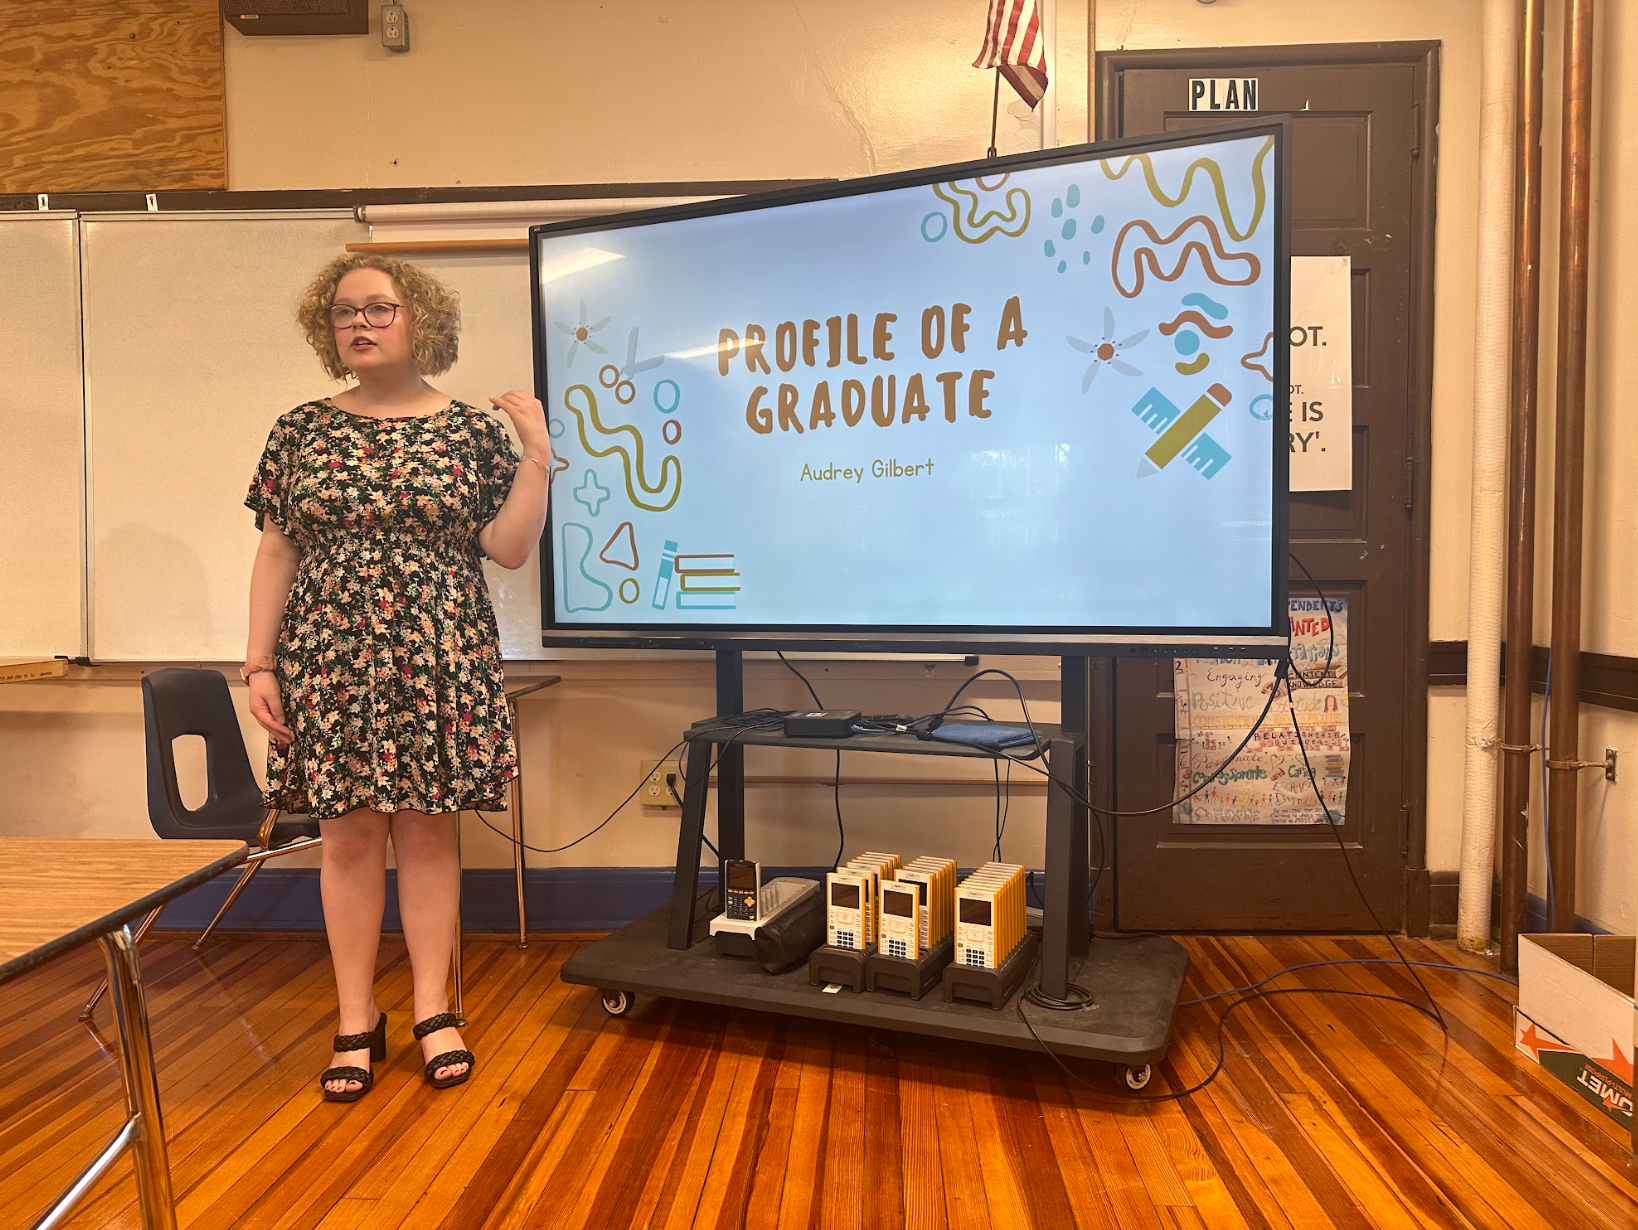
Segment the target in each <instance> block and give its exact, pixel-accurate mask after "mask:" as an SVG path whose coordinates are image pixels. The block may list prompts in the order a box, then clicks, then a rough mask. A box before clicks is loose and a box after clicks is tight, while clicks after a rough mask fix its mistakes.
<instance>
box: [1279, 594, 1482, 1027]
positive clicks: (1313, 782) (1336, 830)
mask: <svg viewBox="0 0 1638 1230" xmlns="http://www.w3.org/2000/svg"><path fill="white" fill-rule="evenodd" d="M1321 601H1322V602H1323V599H1321ZM1285 702H1286V704H1287V706H1289V708H1290V710H1291V729H1292V731H1293V732H1295V734H1296V736H1297V750H1298V751H1300V752H1301V753H1302V763H1303V766H1304V767H1305V768H1306V769H1307V770H1308V784H1309V785H1310V786H1312V787H1313V789H1314V797H1315V798H1316V799H1318V800H1319V805H1320V810H1321V811H1322V812H1324V813H1325V823H1326V824H1327V825H1328V826H1329V827H1330V829H1331V836H1333V837H1335V838H1336V839H1337V849H1338V850H1339V851H1340V852H1341V854H1342V865H1343V866H1344V867H1345V868H1347V869H1348V878H1349V879H1350V880H1352V881H1353V882H1354V891H1355V892H1357V893H1358V894H1359V899H1360V900H1361V901H1363V902H1364V903H1365V908H1366V909H1367V910H1368V911H1370V915H1371V921H1372V922H1374V923H1375V924H1376V929H1377V931H1379V932H1380V933H1381V935H1382V938H1384V939H1385V940H1387V941H1388V946H1389V947H1390V948H1392V949H1393V954H1394V956H1396V957H1398V958H1399V960H1400V962H1401V963H1402V964H1403V965H1404V967H1405V968H1406V969H1407V970H1409V971H1410V976H1411V977H1412V978H1414V979H1415V980H1416V985H1417V986H1418V987H1419V988H1421V991H1422V994H1423V996H1425V997H1426V999H1427V1001H1428V1004H1429V1006H1430V1007H1431V1008H1432V1009H1433V1019H1434V1020H1436V1021H1438V1022H1439V1028H1440V1029H1442V1030H1444V1032H1445V1033H1446V1034H1448V1033H1450V1027H1449V1026H1448V1025H1447V1024H1445V1014H1444V1013H1443V1012H1442V1011H1441V1010H1440V1008H1439V1004H1438V1002H1437V1001H1436V1000H1435V999H1434V998H1433V992H1432V991H1430V990H1428V984H1427V983H1425V982H1423V981H1422V975H1421V974H1419V973H1417V972H1416V969H1415V967H1414V966H1412V965H1411V963H1410V959H1409V958H1408V957H1406V956H1405V954H1404V953H1403V952H1401V951H1400V949H1399V942H1398V941H1397V940H1395V939H1394V938H1393V935H1392V933H1391V932H1390V931H1389V930H1388V929H1387V928H1386V927H1384V926H1383V925H1382V918H1381V916H1380V915H1379V914H1377V912H1376V906H1375V905H1373V904H1372V902H1371V899H1370V897H1368V896H1366V894H1365V887H1364V885H1362V884H1360V882H1359V877H1358V876H1357V875H1355V874H1354V860H1353V859H1351V858H1349V857H1348V844H1347V843H1346V842H1345V841H1343V840H1342V829H1341V827H1340V826H1339V824H1338V821H1337V818H1336V817H1335V816H1333V815H1332V814H1331V806H1330V804H1329V803H1327V802H1326V801H1325V796H1324V795H1323V794H1321V793H1320V788H1319V778H1318V777H1317V776H1316V775H1315V773H1314V765H1313V762H1312V761H1310V760H1309V759H1308V746H1307V744H1305V743H1304V742H1303V737H1302V727H1301V726H1300V725H1298V723H1297V702H1296V700H1295V698H1294V697H1293V695H1292V692H1291V680H1290V679H1287V680H1286V681H1285Z"/></svg>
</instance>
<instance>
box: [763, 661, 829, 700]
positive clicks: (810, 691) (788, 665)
mask: <svg viewBox="0 0 1638 1230" xmlns="http://www.w3.org/2000/svg"><path fill="white" fill-rule="evenodd" d="M774 653H775V655H776V656H777V657H778V658H779V660H780V661H781V662H783V663H784V664H785V669H786V670H788V671H790V673H791V674H793V675H795V676H796V677H797V678H798V679H800V680H801V681H802V686H803V687H805V688H806V689H807V690H808V695H809V696H811V697H813V707H814V708H815V709H823V708H824V707H825V702H824V701H822V700H820V699H819V693H817V692H815V691H814V690H813V685H812V684H811V683H809V682H808V677H807V676H806V675H804V674H803V673H802V672H801V671H799V670H797V669H796V667H794V666H792V665H791V660H790V659H789V658H787V657H786V656H785V654H784V651H782V650H778V649H776V650H774Z"/></svg>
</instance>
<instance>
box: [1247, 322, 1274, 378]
mask: <svg viewBox="0 0 1638 1230" xmlns="http://www.w3.org/2000/svg"><path fill="white" fill-rule="evenodd" d="M1273 341H1274V335H1273V334H1272V333H1270V334H1269V335H1268V336H1267V337H1265V338H1264V339H1263V344H1262V345H1261V346H1259V347H1257V349H1256V350H1253V351H1252V352H1251V353H1250V354H1248V355H1242V356H1241V357H1240V366H1241V367H1243V368H1245V369H1246V370H1247V371H1249V372H1257V373H1258V374H1259V375H1261V376H1262V378H1263V379H1264V380H1266V381H1268V382H1269V383H1270V384H1273V383H1274V373H1273V372H1271V371H1269V370H1268V368H1266V367H1264V366H1263V364H1262V363H1261V362H1253V361H1252V360H1254V359H1255V360H1261V359H1262V358H1263V357H1264V356H1265V355H1267V356H1268V357H1269V358H1272V357H1273V354H1272V352H1271V350H1270V345H1271V343H1272V342H1273Z"/></svg>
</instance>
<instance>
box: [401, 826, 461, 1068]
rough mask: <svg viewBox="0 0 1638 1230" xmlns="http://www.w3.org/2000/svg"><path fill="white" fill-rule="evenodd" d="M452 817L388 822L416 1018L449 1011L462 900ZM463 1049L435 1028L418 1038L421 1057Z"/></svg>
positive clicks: (453, 1036)
mask: <svg viewBox="0 0 1638 1230" xmlns="http://www.w3.org/2000/svg"><path fill="white" fill-rule="evenodd" d="M456 822H457V818H456V817H455V816H451V815H441V816H428V815H423V814H422V813H420V812H417V811H401V812H398V813H397V814H396V815H394V816H393V818H392V849H393V855H394V857H395V859H396V860H397V863H398V913H399V917H401V918H402V919H403V922H404V943H405V944H406V945H407V946H408V948H409V957H410V969H411V970H412V971H413V972H414V975H415V1019H416V1020H417V1021H424V1020H426V1019H427V1018H428V1017H431V1016H437V1015H438V1014H439V1013H443V1012H448V1011H449V966H450V959H451V957H452V956H453V955H454V950H455V914H456V911H457V910H458V909H459V908H460V901H461V861H460V855H459V853H458V851H457V848H456V844H455V825H456ZM461 1049H463V1043H462V1042H461V1035H460V1034H459V1033H457V1032H456V1031H455V1030H453V1029H440V1030H439V1031H438V1032H437V1033H434V1034H428V1035H427V1036H426V1037H425V1038H423V1039H422V1040H421V1053H422V1056H423V1058H425V1059H431V1058H432V1057H433V1056H434V1055H440V1054H442V1053H443V1052H445V1051H456V1050H461ZM466 1069H467V1065H466V1064H464V1063H458V1064H455V1065H453V1066H451V1067H447V1068H439V1069H438V1070H437V1071H436V1072H435V1073H434V1075H436V1076H437V1077H438V1078H439V1079H440V1080H443V1079H445V1078H447V1077H450V1076H454V1075H456V1074H458V1073H461V1072H464V1071H466Z"/></svg>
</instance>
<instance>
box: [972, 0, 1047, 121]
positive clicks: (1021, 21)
mask: <svg viewBox="0 0 1638 1230" xmlns="http://www.w3.org/2000/svg"><path fill="white" fill-rule="evenodd" d="M973 67H974V68H999V69H1000V70H1001V75H1002V76H1003V77H1005V78H1006V79H1007V82H1008V84H1010V85H1011V86H1012V88H1013V89H1015V90H1017V91H1018V96H1019V97H1020V98H1022V99H1023V100H1024V101H1025V102H1026V103H1028V104H1029V106H1030V109H1031V110H1032V111H1033V110H1034V109H1035V104H1036V103H1038V102H1040V101H1041V99H1042V97H1043V96H1044V95H1045V94H1046V88H1047V74H1046V40H1045V39H1044V38H1043V37H1042V31H1041V14H1040V10H1039V9H1038V8H1037V7H1036V0H990V19H989V23H988V25H986V26H985V29H984V45H983V46H982V47H981V48H979V51H978V59H976V60H974V61H973Z"/></svg>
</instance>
